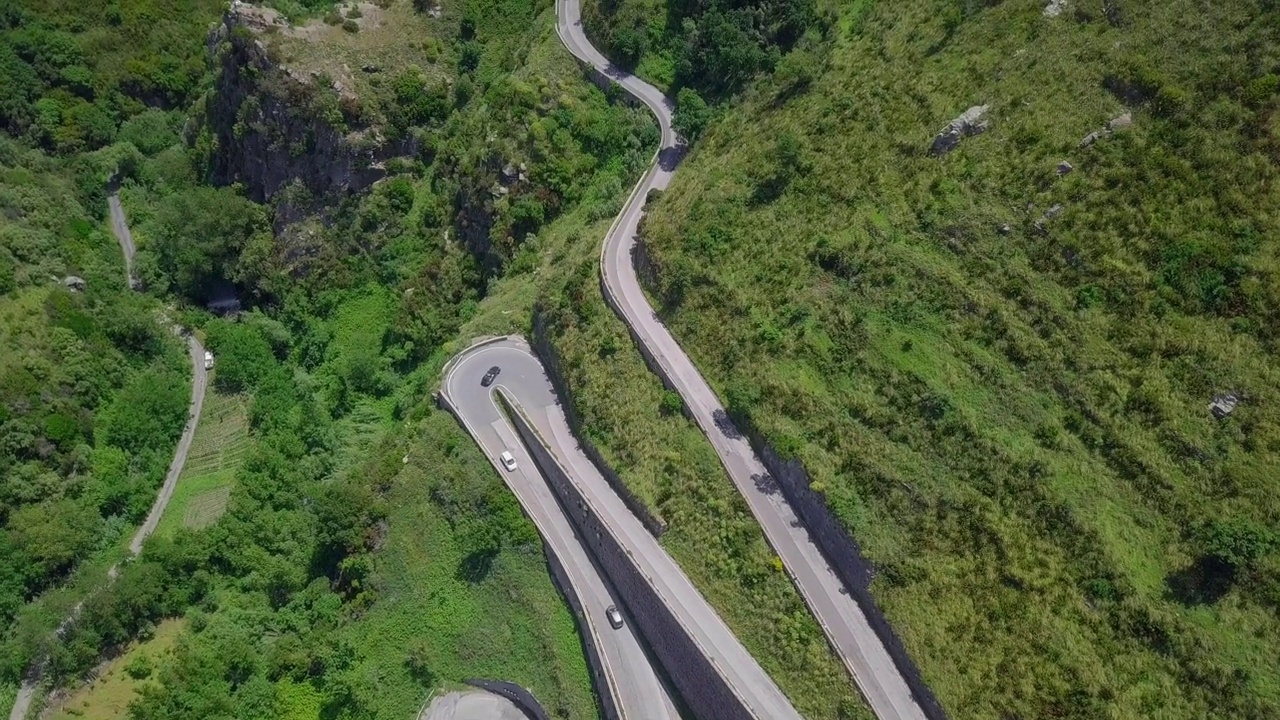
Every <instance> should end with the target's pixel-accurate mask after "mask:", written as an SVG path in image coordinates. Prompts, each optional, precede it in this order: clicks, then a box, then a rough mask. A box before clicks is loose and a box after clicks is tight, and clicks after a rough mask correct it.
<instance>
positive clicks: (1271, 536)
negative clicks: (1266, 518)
mask: <svg viewBox="0 0 1280 720" xmlns="http://www.w3.org/2000/svg"><path fill="white" fill-rule="evenodd" d="M1200 542H1201V545H1202V547H1203V548H1204V553H1205V555H1206V556H1208V557H1209V558H1211V559H1213V560H1216V561H1217V562H1220V563H1222V564H1223V565H1225V566H1227V567H1229V568H1230V569H1231V570H1233V571H1236V570H1242V569H1245V568H1248V567H1249V566H1250V565H1252V564H1253V563H1254V562H1255V561H1256V560H1258V559H1259V558H1261V557H1262V556H1264V555H1266V554H1268V553H1270V552H1272V551H1274V550H1275V549H1276V547H1277V545H1280V537H1277V535H1276V532H1275V531H1274V530H1272V529H1271V528H1269V527H1267V526H1265V525H1262V524H1259V523H1256V522H1253V521H1250V520H1244V519H1227V520H1213V521H1211V522H1209V523H1208V524H1206V525H1205V526H1204V528H1202V529H1201V531H1200Z"/></svg>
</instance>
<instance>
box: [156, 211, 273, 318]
mask: <svg viewBox="0 0 1280 720" xmlns="http://www.w3.org/2000/svg"><path fill="white" fill-rule="evenodd" d="M265 226H266V217H265V212H264V210H263V208H262V206H260V205H256V204H254V203H252V202H250V201H248V200H246V199H245V198H243V197H240V196H239V195H237V194H236V193H235V192H234V191H233V190H231V189H230V188H211V187H203V186H197V187H192V188H187V189H183V190H180V191H178V192H176V193H174V194H172V195H169V196H167V197H165V198H164V199H163V200H161V202H160V205H159V208H158V209H157V211H156V218H155V230H154V243H155V244H154V249H155V252H156V256H157V260H158V263H159V266H160V269H161V270H163V272H164V273H165V275H167V276H168V277H169V278H170V279H171V281H172V283H173V286H174V287H173V289H174V290H176V291H178V292H180V293H182V294H185V295H188V296H190V297H193V298H197V299H204V298H205V297H206V295H207V293H208V292H210V290H211V289H212V286H213V285H214V284H215V283H216V282H218V281H220V280H222V279H225V278H227V277H230V276H231V275H232V273H233V272H234V269H235V268H234V265H235V262H236V257H237V255H238V253H239V252H240V250H241V249H242V248H243V247H244V246H245V245H246V243H247V242H248V241H249V239H250V238H251V237H253V236H254V234H255V233H257V232H259V231H260V230H261V229H263V228H264V227H265Z"/></svg>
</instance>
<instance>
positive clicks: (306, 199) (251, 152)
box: [205, 3, 417, 228]
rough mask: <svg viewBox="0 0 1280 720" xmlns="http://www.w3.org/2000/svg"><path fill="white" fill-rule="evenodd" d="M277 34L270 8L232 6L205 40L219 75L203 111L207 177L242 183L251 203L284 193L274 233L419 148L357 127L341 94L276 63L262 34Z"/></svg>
mask: <svg viewBox="0 0 1280 720" xmlns="http://www.w3.org/2000/svg"><path fill="white" fill-rule="evenodd" d="M284 29H286V26H285V24H284V21H283V20H282V19H281V18H279V17H278V16H277V15H276V14H275V13H273V12H272V11H270V10H266V9H263V8H257V7H252V6H248V5H244V4H242V3H232V5H231V7H230V9H228V11H227V13H226V14H225V15H224V16H223V21H222V23H221V24H219V25H218V26H216V27H215V28H214V30H213V31H212V32H211V33H210V36H209V43H208V47H209V52H210V58H211V61H212V62H213V64H214V66H215V68H216V70H217V73H218V75H217V81H216V83H215V86H214V90H213V92H212V93H211V94H210V96H209V98H208V100H207V101H206V107H205V113H206V122H207V127H208V129H209V131H210V133H211V134H212V135H213V138H214V141H215V143H216V148H215V151H214V152H213V153H212V158H211V165H212V167H211V170H212V174H213V179H214V181H215V182H217V183H219V184H228V185H229V184H232V183H241V184H242V185H243V186H244V188H245V192H246V194H247V195H248V196H249V197H250V198H252V199H254V200H257V201H259V202H266V201H269V200H272V199H273V198H275V197H276V196H277V195H278V194H280V193H281V191H282V190H285V189H286V188H287V189H288V190H289V192H288V193H286V194H285V195H284V196H283V197H281V198H280V200H279V202H278V203H277V215H276V225H277V228H279V227H281V226H282V225H283V224H286V223H288V222H291V221H292V220H294V219H296V218H298V217H301V216H302V215H305V214H307V213H308V212H310V211H312V210H314V209H316V208H318V207H320V206H321V205H322V204H323V203H325V202H331V201H333V200H334V199H336V198H338V197H341V196H343V195H347V194H350V193H354V192H359V191H360V190H363V189H364V188H367V187H368V186H369V185H371V184H373V183H374V182H376V181H377V180H379V179H381V178H382V177H384V176H385V175H386V170H385V162H386V161H387V160H388V159H390V158H393V157H398V156H404V155H412V154H414V153H416V152H417V147H416V142H415V141H414V140H413V139H412V138H411V137H405V138H401V139H398V140H394V141H392V140H388V139H387V138H385V137H384V136H383V135H382V133H381V132H380V131H379V129H378V128H376V127H369V126H366V125H363V124H362V123H361V121H360V117H359V116H360V112H359V99H358V98H357V97H355V96H354V94H352V93H351V91H350V90H349V89H346V88H343V87H342V86H341V85H339V84H337V83H333V82H332V81H330V80H328V78H325V77H324V76H322V75H319V74H317V73H304V72H301V71H298V70H294V69H291V68H285V67H283V66H281V65H280V64H279V63H278V62H276V61H275V60H274V59H273V57H272V52H271V50H270V47H269V45H268V42H267V39H266V37H265V36H266V35H267V34H268V33H270V32H280V31H282V30H284Z"/></svg>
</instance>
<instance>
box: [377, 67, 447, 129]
mask: <svg viewBox="0 0 1280 720" xmlns="http://www.w3.org/2000/svg"><path fill="white" fill-rule="evenodd" d="M391 89H392V94H393V101H394V102H393V105H392V107H391V109H390V113H389V116H390V119H391V122H392V124H394V125H395V126H396V127H397V128H399V129H400V130H401V131H404V130H407V129H408V128H410V127H412V126H422V125H429V124H431V123H433V122H439V121H440V120H443V119H444V118H445V116H447V115H448V114H449V90H448V88H447V87H446V86H445V85H444V84H443V83H440V82H429V81H428V80H427V78H426V76H425V75H423V74H422V71H421V70H418V69H417V68H410V69H408V70H405V71H404V72H402V73H400V74H399V75H397V76H396V77H395V79H394V80H393V81H392V84H391Z"/></svg>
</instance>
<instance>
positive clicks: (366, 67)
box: [360, 63, 382, 73]
mask: <svg viewBox="0 0 1280 720" xmlns="http://www.w3.org/2000/svg"><path fill="white" fill-rule="evenodd" d="M360 69H361V70H363V71H365V72H367V73H376V72H378V71H379V70H381V69H382V68H380V67H378V66H377V65H374V64H373V63H366V64H365V65H363V66H362V67H361V68H360Z"/></svg>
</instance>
